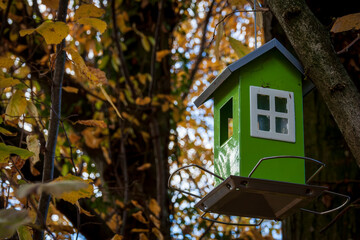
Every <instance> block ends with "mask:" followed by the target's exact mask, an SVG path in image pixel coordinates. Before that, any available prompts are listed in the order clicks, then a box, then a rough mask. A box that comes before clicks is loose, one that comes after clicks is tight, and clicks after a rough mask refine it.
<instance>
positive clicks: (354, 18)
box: [330, 13, 360, 33]
mask: <svg viewBox="0 0 360 240" xmlns="http://www.w3.org/2000/svg"><path fill="white" fill-rule="evenodd" d="M351 29H355V30H358V29H360V13H353V14H349V15H345V16H343V17H339V18H337V19H336V21H335V23H334V25H333V26H332V28H331V30H330V31H331V32H333V33H338V32H345V31H349V30H351Z"/></svg>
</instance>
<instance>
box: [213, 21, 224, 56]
mask: <svg viewBox="0 0 360 240" xmlns="http://www.w3.org/2000/svg"><path fill="white" fill-rule="evenodd" d="M223 35H224V25H223V24H222V23H220V24H219V25H218V29H217V32H216V39H215V56H216V60H217V61H218V60H220V51H219V48H220V42H221V39H222V37H223Z"/></svg>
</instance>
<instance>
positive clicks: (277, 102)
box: [194, 39, 307, 184]
mask: <svg viewBox="0 0 360 240" xmlns="http://www.w3.org/2000/svg"><path fill="white" fill-rule="evenodd" d="M302 79H303V69H302V67H301V65H300V63H299V62H298V60H297V59H296V58H295V57H294V56H293V55H292V54H291V53H290V52H289V51H288V50H286V49H285V47H284V46H283V45H282V44H281V43H280V42H279V41H277V40H276V39H273V40H271V41H270V42H268V43H266V44H264V45H263V46H261V47H259V48H258V49H256V50H255V51H253V52H252V53H250V54H248V55H246V56H244V57H243V58H241V59H239V60H238V61H236V62H234V63H232V64H230V65H229V66H228V67H226V68H225V70H224V71H223V72H222V73H221V74H220V75H219V76H218V77H217V78H216V79H215V80H214V81H213V82H212V83H211V85H210V86H209V87H208V88H206V89H205V91H204V92H203V93H202V94H201V95H200V96H199V97H198V98H197V99H196V100H195V102H194V103H195V105H196V106H197V107H199V106H201V105H202V104H203V103H204V102H205V101H207V100H208V99H210V98H212V99H214V154H215V156H214V166H215V174H217V175H220V176H221V177H223V178H227V177H228V176H230V175H235V176H248V175H249V173H250V171H251V170H252V169H253V168H254V166H255V165H256V163H257V162H258V161H259V159H261V158H264V157H269V156H279V155H293V156H304V133H303V101H302V100H303V95H304V94H305V93H306V92H307V90H303V88H304V86H303V83H302ZM253 177H254V178H260V179H269V180H276V181H284V182H290V183H300V184H304V183H305V164H304V160H303V159H289V160H288V159H285V160H284V159H280V158H279V159H274V160H273V161H269V162H264V163H263V164H262V165H261V166H260V167H259V168H258V169H257V170H256V172H255V173H254V174H253Z"/></svg>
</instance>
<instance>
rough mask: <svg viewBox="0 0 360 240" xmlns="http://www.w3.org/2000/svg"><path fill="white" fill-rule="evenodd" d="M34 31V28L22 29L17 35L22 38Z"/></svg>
mask: <svg viewBox="0 0 360 240" xmlns="http://www.w3.org/2000/svg"><path fill="white" fill-rule="evenodd" d="M35 31H36V29H35V28H30V29H22V30H20V32H19V33H20V36H21V37H24V36H25V35H28V34H32V33H33V32H35Z"/></svg>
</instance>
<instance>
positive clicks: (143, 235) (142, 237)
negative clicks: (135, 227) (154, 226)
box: [139, 233, 148, 240]
mask: <svg viewBox="0 0 360 240" xmlns="http://www.w3.org/2000/svg"><path fill="white" fill-rule="evenodd" d="M139 239H140V240H148V238H147V236H146V235H145V234H144V233H140V235H139Z"/></svg>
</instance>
